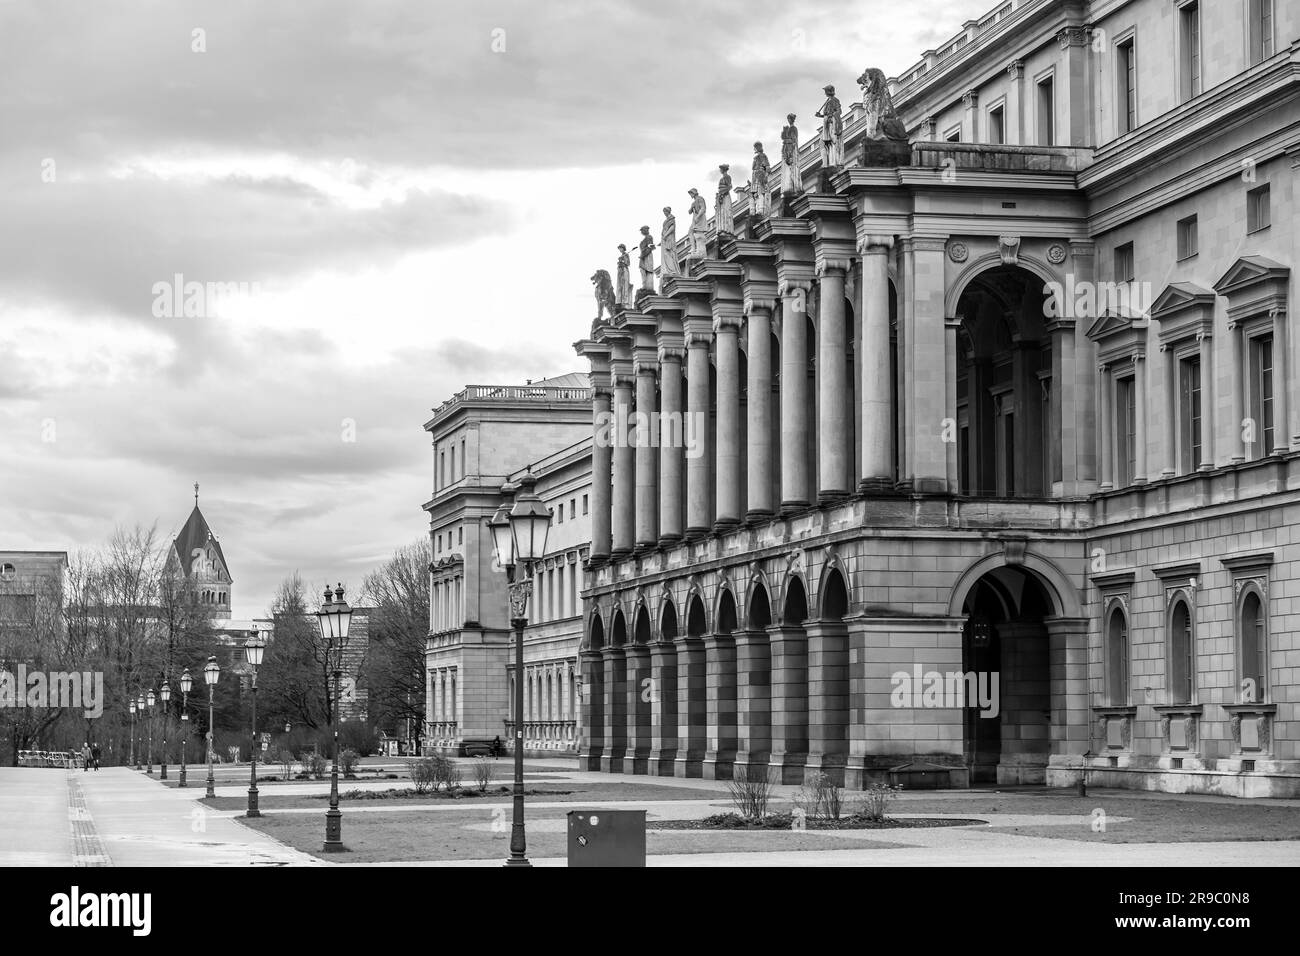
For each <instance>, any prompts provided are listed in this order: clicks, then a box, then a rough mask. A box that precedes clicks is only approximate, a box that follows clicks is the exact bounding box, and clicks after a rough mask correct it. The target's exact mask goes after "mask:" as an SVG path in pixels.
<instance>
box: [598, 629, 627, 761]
mask: <svg viewBox="0 0 1300 956" xmlns="http://www.w3.org/2000/svg"><path fill="white" fill-rule="evenodd" d="M609 630H610V648H609V650H608V651H606V652H605V655H604V663H605V747H604V752H603V753H602V754H601V757H600V769H601V770H605V771H608V772H610V773H621V772H622V771H623V757H624V755H625V754H626V753H627V653H626V650H625V649H626V647H627V624H626V622H625V620H624V618H623V611H622V609H621V608H620V609H619V610H617V611H615V612H614V619H613V621H612V623H611V625H610V629H609Z"/></svg>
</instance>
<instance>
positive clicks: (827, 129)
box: [815, 86, 844, 169]
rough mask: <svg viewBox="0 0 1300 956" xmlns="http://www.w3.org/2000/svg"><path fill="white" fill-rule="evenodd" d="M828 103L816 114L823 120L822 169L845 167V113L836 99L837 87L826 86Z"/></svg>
mask: <svg viewBox="0 0 1300 956" xmlns="http://www.w3.org/2000/svg"><path fill="white" fill-rule="evenodd" d="M822 89H823V91H825V93H826V102H825V103H823V104H822V108H821V109H819V110H818V111H817V112H816V114H815V115H816V116H820V117H821V118H822V133H821V144H822V169H831V168H832V167H835V166H843V165H844V113H843V111H842V109H841V108H840V101H839V100H838V99H836V97H835V87H833V86H824V87H822Z"/></svg>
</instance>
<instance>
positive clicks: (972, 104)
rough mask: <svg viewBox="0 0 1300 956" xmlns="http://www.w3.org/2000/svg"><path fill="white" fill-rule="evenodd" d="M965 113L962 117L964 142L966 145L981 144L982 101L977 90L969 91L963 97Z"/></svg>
mask: <svg viewBox="0 0 1300 956" xmlns="http://www.w3.org/2000/svg"><path fill="white" fill-rule="evenodd" d="M961 102H962V107H963V113H964V115H963V116H962V124H961V125H962V141H963V142H966V143H978V142H980V100H979V93H978V92H977V91H975V90H967V91H966V92H965V93H963V94H962V97H961Z"/></svg>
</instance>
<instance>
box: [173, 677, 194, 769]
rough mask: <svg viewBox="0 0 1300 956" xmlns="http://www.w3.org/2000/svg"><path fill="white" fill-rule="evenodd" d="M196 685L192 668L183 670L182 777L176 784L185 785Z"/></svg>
mask: <svg viewBox="0 0 1300 956" xmlns="http://www.w3.org/2000/svg"><path fill="white" fill-rule="evenodd" d="M193 686H194V678H193V677H191V676H190V669H189V668H188V667H187V668H185V670H183V671H181V723H182V724H183V725H184V727H182V734H181V779H180V783H178V784H177V785H176V786H178V787H183V786H185V750H186V748H187V747H188V746H189V743H190V689H191V688H192V687H193Z"/></svg>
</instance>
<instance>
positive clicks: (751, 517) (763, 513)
mask: <svg viewBox="0 0 1300 956" xmlns="http://www.w3.org/2000/svg"><path fill="white" fill-rule="evenodd" d="M773 516H774V515H773V512H772V511H771V510H770V509H768V508H751V509H750V510H748V511H746V512H745V524H766V523H767V522H768V521H771V520H772V518H773Z"/></svg>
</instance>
